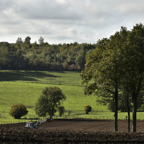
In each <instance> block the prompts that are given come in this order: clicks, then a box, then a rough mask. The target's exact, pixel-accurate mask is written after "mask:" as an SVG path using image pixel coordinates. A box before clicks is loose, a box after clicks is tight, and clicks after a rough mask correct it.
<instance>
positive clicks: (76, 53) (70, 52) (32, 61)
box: [0, 37, 96, 70]
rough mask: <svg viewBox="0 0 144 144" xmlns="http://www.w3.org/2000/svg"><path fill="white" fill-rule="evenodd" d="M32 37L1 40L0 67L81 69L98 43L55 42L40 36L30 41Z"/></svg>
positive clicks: (16, 68)
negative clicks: (34, 40)
mask: <svg viewBox="0 0 144 144" xmlns="http://www.w3.org/2000/svg"><path fill="white" fill-rule="evenodd" d="M30 40H31V38H30V37H26V38H25V41H24V42H23V41H22V39H21V38H18V39H17V40H16V43H8V42H0V69H12V70H20V69H21V70H81V69H83V68H84V65H85V58H86V55H87V54H89V53H92V52H93V50H94V49H95V48H96V44H87V43H83V44H78V43H77V42H74V43H70V44H65V43H64V44H57V45H56V44H53V45H50V44H48V43H47V42H44V39H43V38H42V37H40V39H39V44H37V42H35V43H30Z"/></svg>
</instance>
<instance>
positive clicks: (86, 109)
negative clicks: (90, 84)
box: [84, 105, 92, 114]
mask: <svg viewBox="0 0 144 144" xmlns="http://www.w3.org/2000/svg"><path fill="white" fill-rule="evenodd" d="M91 110H92V107H91V106H89V105H86V106H84V111H85V113H86V114H88V113H89V112H91Z"/></svg>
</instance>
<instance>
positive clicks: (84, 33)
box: [0, 0, 144, 44]
mask: <svg viewBox="0 0 144 144" xmlns="http://www.w3.org/2000/svg"><path fill="white" fill-rule="evenodd" d="M137 23H138V24H139V23H142V24H144V0H0V41H7V42H10V43H14V42H16V39H17V38H18V37H21V38H22V40H24V39H25V37H26V36H30V37H31V42H35V41H37V42H38V39H39V38H40V36H42V37H43V38H44V41H45V42H48V43H50V44H58V43H71V42H72V43H73V42H78V43H96V42H97V40H98V39H102V38H104V37H105V38H106V37H107V38H108V37H109V36H110V35H112V34H114V33H115V32H116V31H119V30H120V28H121V26H125V27H127V29H128V30H131V29H132V27H133V26H134V25H136V24H137Z"/></svg>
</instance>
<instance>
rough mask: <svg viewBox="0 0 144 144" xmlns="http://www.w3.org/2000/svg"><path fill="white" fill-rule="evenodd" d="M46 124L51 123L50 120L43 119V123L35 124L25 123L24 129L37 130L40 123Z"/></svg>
mask: <svg viewBox="0 0 144 144" xmlns="http://www.w3.org/2000/svg"><path fill="white" fill-rule="evenodd" d="M47 122H52V119H44V120H43V121H37V122H26V125H25V128H30V129H38V127H39V126H40V125H41V124H42V123H47Z"/></svg>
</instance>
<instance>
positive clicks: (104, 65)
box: [81, 27, 127, 131]
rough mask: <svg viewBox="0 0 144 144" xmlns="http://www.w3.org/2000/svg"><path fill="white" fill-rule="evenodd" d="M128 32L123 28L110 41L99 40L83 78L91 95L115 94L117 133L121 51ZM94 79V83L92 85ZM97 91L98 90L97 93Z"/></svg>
mask: <svg viewBox="0 0 144 144" xmlns="http://www.w3.org/2000/svg"><path fill="white" fill-rule="evenodd" d="M126 36H127V31H126V29H125V28H123V27H122V28H121V31H120V32H116V33H115V34H114V35H113V36H111V37H110V39H109V40H108V39H103V40H99V41H98V43H97V47H96V49H95V50H94V52H93V54H89V55H88V57H87V59H86V65H85V69H84V71H82V73H81V76H82V80H83V83H86V84H87V85H86V87H85V90H86V92H87V93H89V94H91V93H93V92H95V93H96V92H97V94H101V91H105V92H106V93H107V92H109V93H111V94H113V98H114V103H115V114H114V116H115V131H118V123H117V120H118V90H119V89H120V85H121V82H120V78H121V77H122V75H123V73H122V71H121V68H122V67H123V66H122V63H121V61H122V57H121V55H120V53H119V49H120V48H121V47H122V42H124V41H125V38H126ZM91 79H93V81H94V83H90V84H88V83H89V82H90V80H91ZM96 89H98V90H97V91H96Z"/></svg>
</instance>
